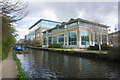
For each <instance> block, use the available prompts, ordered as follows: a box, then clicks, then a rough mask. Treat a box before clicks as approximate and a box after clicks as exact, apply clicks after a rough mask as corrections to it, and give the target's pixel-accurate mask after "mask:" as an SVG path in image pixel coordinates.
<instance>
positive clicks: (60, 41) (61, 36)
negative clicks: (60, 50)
mask: <svg viewBox="0 0 120 80" xmlns="http://www.w3.org/2000/svg"><path fill="white" fill-rule="evenodd" d="M59 44H61V45H64V34H60V35H59Z"/></svg>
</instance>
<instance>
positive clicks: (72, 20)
mask: <svg viewBox="0 0 120 80" xmlns="http://www.w3.org/2000/svg"><path fill="white" fill-rule="evenodd" d="M75 21H83V22H87V23H90V24H94V25H99V26H102V27H105V28H108V27H110V26H107V25H104V24H100V23H96V22H92V21H88V20H85V19H81V18H77V19H70V20H69V21H68V22H64V23H62V24H61V25H57V26H56V27H53V28H50V29H48V30H46V31H49V30H52V29H55V28H57V27H60V26H63V25H66V24H70V23H73V22H75ZM46 31H44V32H46ZM44 32H43V33H44Z"/></svg>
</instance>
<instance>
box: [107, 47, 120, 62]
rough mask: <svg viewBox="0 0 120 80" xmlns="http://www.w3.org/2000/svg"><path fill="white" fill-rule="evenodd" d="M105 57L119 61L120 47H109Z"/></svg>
mask: <svg viewBox="0 0 120 80" xmlns="http://www.w3.org/2000/svg"><path fill="white" fill-rule="evenodd" d="M107 57H108V58H109V59H111V60H116V61H120V46H114V47H110V48H109V50H108V56H107Z"/></svg>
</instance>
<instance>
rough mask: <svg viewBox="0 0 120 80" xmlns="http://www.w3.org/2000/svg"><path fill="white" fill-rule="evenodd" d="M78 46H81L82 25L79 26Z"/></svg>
mask: <svg viewBox="0 0 120 80" xmlns="http://www.w3.org/2000/svg"><path fill="white" fill-rule="evenodd" d="M78 46H79V48H80V47H81V32H80V27H79V30H78Z"/></svg>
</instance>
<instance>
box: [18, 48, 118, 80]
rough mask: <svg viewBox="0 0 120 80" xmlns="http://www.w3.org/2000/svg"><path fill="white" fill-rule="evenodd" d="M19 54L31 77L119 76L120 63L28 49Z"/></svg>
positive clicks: (23, 66)
mask: <svg viewBox="0 0 120 80" xmlns="http://www.w3.org/2000/svg"><path fill="white" fill-rule="evenodd" d="M28 51H29V52H30V53H29V54H17V56H18V58H19V59H20V61H21V63H22V68H23V69H24V70H25V72H26V73H27V74H28V76H29V78H45V79H51V78H54V79H57V78H119V76H118V74H119V68H120V65H118V64H117V63H112V62H111V63H110V62H109V63H108V62H105V61H100V60H94V59H87V58H83V57H79V56H73V55H68V54H61V53H58V52H50V51H44V50H35V49H28Z"/></svg>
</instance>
